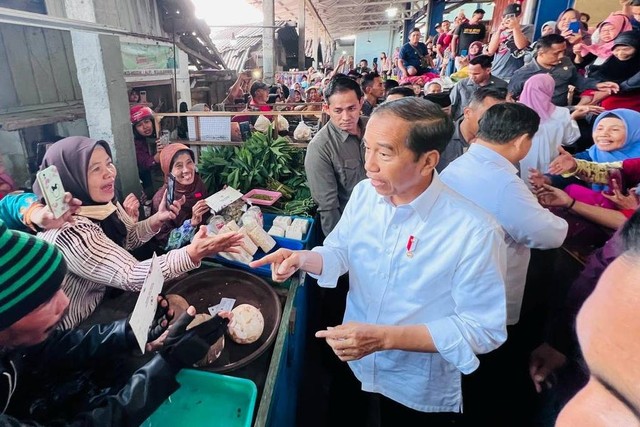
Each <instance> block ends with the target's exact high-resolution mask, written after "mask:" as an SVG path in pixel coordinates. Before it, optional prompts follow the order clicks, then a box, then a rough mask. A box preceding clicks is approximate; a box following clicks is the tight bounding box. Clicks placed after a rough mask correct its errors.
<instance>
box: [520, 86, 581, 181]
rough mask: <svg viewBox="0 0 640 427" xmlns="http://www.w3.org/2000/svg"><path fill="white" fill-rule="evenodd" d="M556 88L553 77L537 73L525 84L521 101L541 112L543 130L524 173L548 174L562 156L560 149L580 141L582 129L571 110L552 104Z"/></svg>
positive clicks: (536, 137) (523, 164)
mask: <svg viewBox="0 0 640 427" xmlns="http://www.w3.org/2000/svg"><path fill="white" fill-rule="evenodd" d="M554 89H555V81H554V80H553V77H551V75H550V74H536V75H534V76H532V77H530V78H529V80H527V81H526V82H525V84H524V88H523V90H522V94H521V95H520V102H521V103H523V104H524V105H526V106H527V107H529V108H531V109H533V110H534V111H535V112H536V113H538V115H539V116H540V127H539V128H538V132H536V134H535V135H534V136H533V142H532V145H531V149H530V150H529V153H528V154H527V156H526V157H525V158H524V159H522V160H521V161H520V170H521V171H524V172H523V173H525V172H526V171H528V170H529V169H537V170H541V171H546V170H547V169H548V168H549V163H551V161H552V160H553V159H554V158H555V157H556V156H557V155H558V147H561V146H568V145H571V144H573V143H574V142H576V141H577V140H578V138H580V129H579V128H578V124H577V123H576V121H575V120H574V118H573V116H572V114H571V113H570V112H569V109H568V108H565V107H557V106H555V105H554V104H553V103H552V102H551V99H552V98H553V91H554ZM578 112H579V110H576V114H578Z"/></svg>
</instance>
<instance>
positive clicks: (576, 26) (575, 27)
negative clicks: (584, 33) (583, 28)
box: [569, 21, 580, 34]
mask: <svg viewBox="0 0 640 427" xmlns="http://www.w3.org/2000/svg"><path fill="white" fill-rule="evenodd" d="M569 31H571V32H572V33H573V34H578V33H579V32H580V22H579V21H573V22H570V23H569Z"/></svg>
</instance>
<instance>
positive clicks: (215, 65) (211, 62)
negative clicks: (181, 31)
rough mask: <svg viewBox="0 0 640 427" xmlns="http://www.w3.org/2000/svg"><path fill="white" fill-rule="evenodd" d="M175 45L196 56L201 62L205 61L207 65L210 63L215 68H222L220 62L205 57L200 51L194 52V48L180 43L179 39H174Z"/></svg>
mask: <svg viewBox="0 0 640 427" xmlns="http://www.w3.org/2000/svg"><path fill="white" fill-rule="evenodd" d="M176 46H178V47H179V48H180V49H182V50H184V51H185V52H186V53H187V54H189V55H191V56H194V57H196V58H198V59H199V60H200V61H202V62H204V63H206V64H208V65H211V66H212V67H213V68H214V69H216V70H222V69H223V68H222V66H221V65H220V64H218V63H217V62H215V61H212V60H211V59H209V58H207V57H206V56H204V55H202V54H201V53H199V52H196V51H195V50H193V49H190V48H188V47H187V46H185V45H184V43H182V42H180V41H177V40H176Z"/></svg>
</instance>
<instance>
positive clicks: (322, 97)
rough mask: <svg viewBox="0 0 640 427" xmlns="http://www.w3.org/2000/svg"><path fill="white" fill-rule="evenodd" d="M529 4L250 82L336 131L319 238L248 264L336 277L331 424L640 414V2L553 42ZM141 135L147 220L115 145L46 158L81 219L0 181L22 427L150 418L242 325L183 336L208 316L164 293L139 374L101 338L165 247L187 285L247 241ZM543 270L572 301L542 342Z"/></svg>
mask: <svg viewBox="0 0 640 427" xmlns="http://www.w3.org/2000/svg"><path fill="white" fill-rule="evenodd" d="M521 12H522V11H521V7H520V5H519V4H518V3H513V4H509V5H507V6H506V8H505V9H504V11H503V17H502V20H501V22H500V24H499V27H498V28H496V29H495V31H493V32H491V31H488V30H487V28H486V26H485V25H484V23H483V18H484V15H485V12H484V11H483V10H482V9H478V10H476V11H474V13H473V14H472V16H471V17H470V18H469V19H467V18H466V17H465V16H464V15H463V14H460V15H458V16H457V18H456V20H455V22H454V23H453V25H452V23H450V22H448V21H443V22H442V23H441V24H439V25H438V26H436V30H437V32H438V35H437V37H429V38H427V39H426V40H424V41H423V35H422V32H421V31H420V30H419V29H414V30H412V31H411V32H410V34H409V35H408V42H407V43H406V44H405V45H404V46H402V47H401V48H399V49H398V50H397V52H395V53H394V55H392V57H391V58H389V57H387V55H386V53H384V52H383V53H381V55H380V56H379V58H380V61H374V62H373V66H372V67H371V68H370V67H369V63H368V61H366V60H362V61H360V62H359V63H358V64H357V65H356V64H355V63H354V61H353V58H350V59H347V58H341V59H340V61H339V62H338V64H337V65H336V66H335V67H330V68H327V69H326V70H325V71H324V72H320V71H317V70H315V69H309V70H308V72H307V73H306V74H305V75H303V76H301V78H300V81H296V82H294V83H293V85H292V86H291V87H288V86H287V85H286V84H284V82H276V83H275V84H273V85H267V84H266V83H264V82H261V81H252V78H251V75H250V74H247V73H241V74H240V75H239V77H238V80H237V81H236V83H234V85H232V86H231V88H230V90H229V95H228V97H227V99H226V101H225V102H230V103H235V102H236V100H237V99H242V100H244V101H246V108H247V110H253V111H264V112H265V115H266V116H268V115H269V114H268V112H269V111H272V110H273V109H292V110H307V111H308V110H311V111H320V110H322V111H323V112H324V113H326V115H327V117H328V122H327V123H326V124H325V125H324V126H322V127H320V128H319V130H318V131H317V132H316V133H315V135H314V136H313V139H312V140H311V142H310V143H309V145H308V148H307V150H306V154H305V162H304V165H305V172H306V176H307V180H308V185H309V188H310V190H311V195H312V197H313V198H314V200H315V202H316V203H317V205H318V208H317V217H318V224H319V230H318V233H319V238H318V240H319V243H320V244H319V246H317V247H316V248H314V249H313V250H308V251H307V250H305V251H292V250H289V249H279V250H278V251H276V252H274V253H271V254H269V255H267V256H265V257H264V258H262V259H260V260H256V261H254V262H253V263H252V266H254V267H258V266H260V265H264V264H271V269H272V273H273V280H275V281H283V280H286V279H287V278H289V277H290V276H291V275H293V274H294V273H295V272H296V271H297V270H299V269H301V270H304V271H306V272H308V273H309V276H310V277H311V278H312V279H310V281H316V282H317V286H315V287H314V290H315V291H314V292H316V294H315V297H314V299H313V300H314V303H315V304H317V306H318V307H319V308H320V309H319V310H318V313H317V317H316V318H313V319H311V323H312V325H313V327H315V328H316V329H315V337H316V338H317V339H318V340H317V343H318V345H319V346H321V348H322V349H324V350H322V351H324V353H323V356H322V358H323V363H324V365H323V366H324V368H325V369H328V372H327V375H326V378H323V381H326V383H327V384H326V386H327V390H328V403H327V414H328V415H327V417H328V418H329V420H328V423H329V425H349V426H353V425H363V426H364V425H367V426H368V425H381V426H388V425H398V424H399V423H400V422H402V424H403V425H404V424H406V425H436V426H440V425H465V426H466V425H469V426H472V425H473V426H476V425H492V426H503V425H504V426H514V425H518V426H529V425H531V426H533V425H536V426H550V425H553V424H554V423H556V422H557V425H560V426H565V425H566V426H575V425H590V422H591V421H592V420H591V419H590V417H592V416H594V415H589V414H596V413H597V414H598V415H599V416H600V417H601V418H602V419H603V420H604V421H603V424H602V425H636V424H638V423H640V416H639V415H638V414H639V413H640V403H638V402H640V394H639V393H637V392H636V388H637V386H636V385H635V384H636V383H638V380H640V378H638V377H637V376H636V373H637V371H638V369H637V368H636V367H635V365H637V364H636V363H633V362H634V361H635V344H634V342H635V341H636V340H635V338H637V336H636V334H637V330H636V329H635V325H636V323H637V322H638V321H637V316H635V312H636V311H637V310H636V308H637V307H636V306H635V305H634V304H635V302H636V301H637V300H638V298H637V296H638V293H637V291H636V290H635V287H634V280H635V277H636V276H634V274H635V268H637V266H638V262H639V261H640V260H639V256H640V255H639V254H640V238H639V236H640V213H638V207H639V206H640V191H639V190H638V189H639V188H640V185H639V184H640V130H639V126H640V108H639V107H640V102H639V99H640V96H638V95H640V86H638V85H639V82H640V80H639V77H640V53H639V52H638V49H640V32H638V26H639V25H638V21H637V20H638V19H640V0H632V1H631V2H628V3H627V2H624V4H623V8H622V10H620V11H616V12H613V13H612V14H611V15H610V16H609V17H607V18H606V19H605V20H604V21H603V22H601V23H598V24H597V25H596V26H595V27H590V26H589V23H588V21H589V19H590V18H589V17H588V15H586V14H580V13H579V12H578V11H576V10H575V9H567V10H566V11H564V12H563V13H562V14H561V15H560V16H559V17H558V19H557V21H555V22H554V21H550V22H547V23H544V24H543V25H542V27H541V28H540V30H541V32H542V35H541V37H540V38H539V39H538V40H535V41H534V40H532V39H533V34H534V28H533V26H531V25H528V24H527V25H525V24H521V22H520V21H521ZM288 104H292V105H288ZM192 109H193V110H194V111H207V110H208V109H209V106H208V105H205V104H202V105H200V104H199V105H196V106H193V107H192ZM250 120H251V117H250V116H247V115H244V116H243V114H242V113H241V112H240V113H238V115H237V116H236V117H234V118H233V122H234V123H242V122H245V121H250ZM130 124H131V126H132V133H133V136H134V144H135V151H136V156H137V160H138V169H139V172H140V179H141V183H142V185H143V187H145V190H146V192H147V193H148V196H149V197H148V198H149V200H150V201H151V202H150V209H149V212H144V210H143V209H142V205H144V199H143V198H142V199H143V200H141V198H140V197H138V196H136V195H134V194H129V195H127V196H126V197H122V196H121V195H119V194H118V193H117V191H116V177H117V170H116V168H115V166H114V163H113V158H112V153H111V147H110V144H109V142H108V141H103V140H94V139H91V138H87V137H80V136H71V137H67V138H63V139H61V140H59V141H57V142H55V143H54V144H52V146H51V147H50V148H49V149H48V150H47V152H46V153H45V154H44V158H43V160H42V164H41V165H40V167H41V169H44V168H46V167H49V166H56V168H57V170H58V173H59V175H60V178H61V181H62V184H63V186H64V188H65V190H66V191H67V192H68V193H66V195H65V202H66V203H67V204H68V205H69V209H68V211H67V212H66V213H65V214H64V215H63V216H62V217H59V218H56V217H54V215H53V212H52V211H51V210H50V208H49V207H48V206H46V205H45V203H44V199H43V189H42V188H40V186H39V185H38V184H34V186H33V193H19V194H18V193H15V192H12V191H13V190H14V189H15V183H14V182H13V181H12V180H11V178H10V177H9V176H8V175H7V174H6V173H5V171H4V169H0V190H1V191H2V193H0V196H3V197H1V198H0V371H1V372H2V373H3V376H2V377H3V378H4V379H3V380H2V381H3V383H2V384H3V388H2V390H3V391H2V393H0V401H1V402H2V403H3V406H4V410H3V412H2V414H0V423H2V424H3V425H5V424H6V425H22V424H21V423H24V422H29V423H31V424H30V425H38V423H40V424H44V425H46V424H48V423H52V422H53V423H58V424H56V425H64V423H68V424H73V423H74V422H75V423H77V424H78V425H80V424H82V425H105V426H106V425H123V426H124V425H138V424H139V423H140V422H142V421H143V420H144V419H145V418H146V417H147V416H148V415H149V414H150V413H152V412H153V410H155V408H157V407H158V406H159V404H160V403H161V402H162V401H163V400H164V399H165V398H166V397H167V396H168V395H169V394H170V393H171V392H172V391H174V390H175V388H176V387H177V383H176V382H175V375H176V373H177V372H178V371H179V370H180V369H181V368H183V367H189V366H193V364H194V363H195V362H196V361H197V360H199V359H200V358H201V357H202V356H203V355H204V354H205V353H206V351H207V349H208V347H209V345H210V344H212V343H213V342H215V341H216V340H217V339H218V338H219V337H220V335H221V334H223V333H224V332H225V329H226V324H227V323H228V321H229V318H230V317H231V315H230V314H229V313H227V312H223V313H221V314H220V315H219V316H216V317H214V318H213V319H212V320H210V321H208V322H205V323H204V324H202V325H201V326H199V327H198V328H195V329H192V330H190V331H189V332H187V331H186V325H187V324H188V323H189V322H190V321H191V320H192V319H193V316H194V314H195V310H193V309H192V308H190V309H189V310H187V312H186V313H185V314H183V315H182V316H181V317H180V318H179V319H177V320H175V319H172V317H173V310H172V308H171V307H170V306H169V304H168V302H167V301H166V300H165V299H164V298H163V297H160V298H159V300H158V310H157V313H156V318H155V320H154V323H153V325H152V327H151V328H150V330H149V336H148V344H147V347H148V349H149V350H153V353H151V356H152V357H150V358H147V359H144V360H141V362H140V363H139V364H138V366H135V367H134V368H132V369H123V368H122V366H123V365H122V364H121V362H122V359H123V358H126V357H128V356H130V354H131V352H132V351H133V349H134V348H135V347H136V341H135V339H134V338H133V336H132V335H133V333H132V331H131V328H130V326H128V323H127V322H126V320H123V319H120V320H118V319H110V320H112V321H111V322H110V323H107V324H102V323H100V320H101V319H102V317H101V316H100V313H101V310H102V309H103V307H104V304H105V301H108V300H111V299H114V298H115V299H117V298H120V297H121V296H122V295H125V296H129V297H130V296H131V295H135V294H134V293H135V292H137V291H139V290H140V289H141V286H142V284H143V283H144V280H145V278H146V276H147V274H148V271H149V267H150V264H151V258H150V253H151V252H157V253H158V254H159V256H158V257H157V262H158V264H159V265H160V268H161V271H162V275H163V277H164V279H165V280H170V279H173V278H175V277H178V276H180V275H182V274H184V273H187V272H189V271H191V270H194V269H196V268H198V267H199V266H200V263H201V261H202V259H203V258H205V257H209V256H212V255H215V254H216V253H219V252H234V251H235V250H236V248H237V247H238V246H239V245H240V243H241V240H242V238H243V236H242V234H239V233H235V232H230V233H223V234H217V235H209V234H208V233H207V229H206V226H205V224H206V223H207V220H208V218H209V216H210V211H209V208H208V206H207V205H206V203H205V202H204V199H205V198H206V197H207V196H208V194H207V193H208V190H209V189H207V188H206V186H205V185H204V183H203V182H202V179H201V178H200V177H199V175H198V173H197V168H196V164H195V156H194V153H193V152H192V151H191V149H190V148H189V147H188V146H187V145H185V144H182V143H180V142H173V143H170V144H167V141H164V140H162V138H161V136H159V135H158V133H157V129H156V126H157V124H156V122H155V120H154V112H153V111H152V110H151V109H150V108H149V107H148V106H147V105H144V104H136V105H133V106H132V107H131V111H130ZM150 146H151V147H152V148H153V149H152V150H149V148H150ZM0 166H1V163H0ZM153 169H157V170H159V171H160V173H161V174H162V177H163V185H160V186H158V188H156V186H154V183H153V180H152V179H151V171H152V170H153ZM170 176H172V177H174V178H175V187H174V195H175V197H174V200H173V201H172V202H170V203H169V202H167V197H166V192H167V188H168V181H169V177H170ZM561 247H564V248H565V249H567V250H569V251H570V252H571V253H573V254H574V255H576V256H577V257H578V258H580V259H581V260H582V261H583V262H584V264H585V267H584V270H583V271H582V272H581V273H580V274H579V275H578V276H577V277H576V278H573V279H572V280H571V281H570V282H569V283H560V281H561V279H562V278H561V277H559V276H558V275H557V274H556V273H557V272H556V271H555V270H553V269H551V268H549V267H548V266H549V265H552V264H553V263H554V262H555V261H557V260H558V259H559V258H558V253H559V248H561ZM144 248H146V249H147V250H141V249H144ZM540 260H543V261H540ZM549 260H551V263H549ZM541 272H542V273H541ZM541 275H542V276H544V279H543V280H546V281H548V282H550V283H553V284H554V285H556V286H557V287H558V288H562V289H566V292H564V293H563V292H558V293H557V295H556V294H554V295H556V298H555V299H549V300H547V301H545V303H544V304H543V306H542V307H543V308H541V309H540V311H541V312H539V313H536V314H537V316H536V319H538V321H537V323H536V324H535V325H534V327H533V329H531V324H530V323H531V322H530V320H531V318H530V313H528V312H526V310H525V307H526V306H527V305H528V302H529V301H528V298H530V297H531V292H530V291H531V287H532V286H538V285H539V282H540V280H539V279H540V276H541ZM534 276H536V277H537V278H538V280H534V279H533V278H532V277H534ZM536 292H537V293H538V294H540V293H541V291H539V290H538V291H536V290H535V289H534V290H533V293H536ZM316 297H317V298H316ZM130 299H131V298H130ZM547 312H548V313H550V314H547ZM172 320H173V321H175V323H174V324H173V325H172V326H171V327H169V326H168V324H169V322H170V321H172ZM576 325H577V327H576ZM532 330H533V331H534V333H533V334H532V333H531V331H532ZM585 366H587V367H588V369H585ZM304 380H305V378H301V381H304ZM507 401H512V402H513V401H515V402H516V403H515V404H513V405H510V406H509V407H505V402H507ZM345 411H349V413H355V414H356V415H357V416H356V417H355V419H357V420H359V421H357V422H356V421H354V417H347V418H345V417H344V416H343V414H344V413H345Z"/></svg>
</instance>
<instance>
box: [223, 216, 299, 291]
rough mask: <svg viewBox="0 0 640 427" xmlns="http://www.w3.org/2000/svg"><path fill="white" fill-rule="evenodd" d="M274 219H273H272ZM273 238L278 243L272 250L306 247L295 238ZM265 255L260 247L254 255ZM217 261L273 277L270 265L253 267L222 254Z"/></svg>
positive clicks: (258, 256) (259, 274)
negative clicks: (224, 256)
mask: <svg viewBox="0 0 640 427" xmlns="http://www.w3.org/2000/svg"><path fill="white" fill-rule="evenodd" d="M272 221H273V219H272ZM272 237H273V239H274V240H275V241H276V245H275V246H274V247H273V249H271V251H270V252H269V253H271V252H275V251H277V250H278V249H280V248H286V249H291V250H294V251H297V250H300V249H303V248H304V245H303V243H302V242H301V241H300V240H293V239H285V238H284V237H278V236H272ZM263 256H265V253H264V251H263V250H262V249H260V248H259V247H258V252H256V254H255V255H254V256H253V259H254V260H258V259H260V258H262V257H263ZM213 259H214V260H215V261H216V262H217V263H220V264H223V265H227V266H230V267H238V268H240V269H242V270H246V271H248V272H250V273H253V274H257V275H258V276H263V277H268V278H271V266H270V265H263V266H262V267H258V268H251V267H249V266H248V265H246V264H243V263H241V262H237V261H231V260H228V259H226V258H223V257H221V256H220V255H216V256H215V257H214V258H213Z"/></svg>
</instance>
